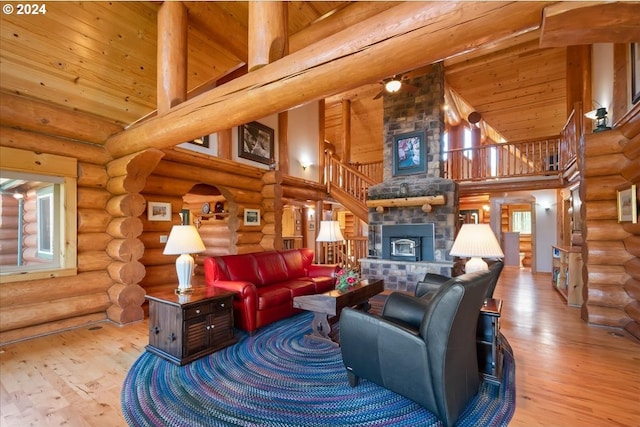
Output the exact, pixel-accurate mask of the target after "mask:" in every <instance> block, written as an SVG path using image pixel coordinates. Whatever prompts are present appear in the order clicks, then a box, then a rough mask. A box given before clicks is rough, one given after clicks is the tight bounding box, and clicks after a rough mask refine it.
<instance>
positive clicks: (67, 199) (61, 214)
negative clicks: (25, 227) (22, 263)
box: [0, 146, 78, 284]
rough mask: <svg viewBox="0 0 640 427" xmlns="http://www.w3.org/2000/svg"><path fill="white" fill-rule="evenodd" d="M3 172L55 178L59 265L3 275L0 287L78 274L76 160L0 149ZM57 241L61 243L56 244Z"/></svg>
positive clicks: (0, 163)
mask: <svg viewBox="0 0 640 427" xmlns="http://www.w3.org/2000/svg"><path fill="white" fill-rule="evenodd" d="M0 169H2V170H6V171H8V172H11V173H14V174H15V173H19V174H20V173H24V174H25V175H27V176H29V175H31V176H32V175H34V174H37V175H44V176H50V177H52V180H51V182H53V183H58V188H59V192H60V193H59V203H57V204H56V205H57V206H54V210H55V209H58V210H59V211H58V215H57V219H56V220H55V221H54V224H55V225H57V229H58V230H60V232H59V235H58V238H57V239H55V240H54V245H53V248H52V249H53V250H54V253H55V251H56V246H58V247H57V250H58V251H59V252H60V257H59V260H60V263H59V265H58V266H54V267H51V268H44V269H24V270H20V271H17V272H16V271H12V272H9V273H6V274H0V284H1V283H10V282H19V281H27V280H38V279H44V278H51V277H64V276H73V275H76V274H78V267H77V265H78V250H77V236H78V234H77V217H78V212H77V191H78V190H77V181H78V161H77V159H74V158H71V157H65V156H59V155H56V154H47V153H36V152H32V151H27V150H20V149H17V148H12V147H4V146H0ZM55 242H59V245H56V243H55Z"/></svg>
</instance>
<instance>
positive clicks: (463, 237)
mask: <svg viewBox="0 0 640 427" xmlns="http://www.w3.org/2000/svg"><path fill="white" fill-rule="evenodd" d="M450 255H451V256H459V257H465V258H471V259H470V260H469V261H468V262H467V263H466V264H465V272H467V273H473V272H474V271H479V270H486V269H487V268H488V267H487V263H486V262H484V261H483V260H482V258H502V257H504V253H503V252H502V249H501V248H500V244H499V243H498V239H496V236H495V234H493V230H492V229H491V227H490V226H489V225H488V224H462V227H461V228H460V231H459V232H458V236H457V237H456V240H455V241H454V242H453V246H452V247H451V252H450Z"/></svg>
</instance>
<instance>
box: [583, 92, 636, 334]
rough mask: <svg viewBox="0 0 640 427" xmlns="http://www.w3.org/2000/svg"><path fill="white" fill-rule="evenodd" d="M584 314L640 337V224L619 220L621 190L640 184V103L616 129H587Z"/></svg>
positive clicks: (593, 321)
mask: <svg viewBox="0 0 640 427" xmlns="http://www.w3.org/2000/svg"><path fill="white" fill-rule="evenodd" d="M580 160H581V162H582V165H583V174H582V182H581V184H580V197H581V199H582V201H583V203H582V208H581V213H582V217H583V226H582V235H583V240H584V243H583V246H582V257H583V260H584V267H583V279H584V283H585V286H584V290H583V292H584V295H583V296H584V300H585V303H584V304H583V306H582V317H583V319H584V320H586V321H587V322H589V323H592V324H596V325H604V326H613V327H619V328H624V329H626V330H627V331H628V332H629V333H631V334H632V335H633V336H635V337H636V338H638V339H640V224H638V223H636V224H633V223H632V222H618V216H617V215H618V212H617V191H618V190H623V189H627V188H629V187H631V185H632V184H635V185H636V187H640V172H639V171H640V105H639V106H636V108H634V109H633V110H632V111H630V112H629V114H628V116H627V118H626V119H625V121H624V122H623V123H622V124H621V125H620V126H618V127H616V128H615V129H613V130H610V131H605V132H599V133H591V134H585V136H584V143H583V144H581V150H580Z"/></svg>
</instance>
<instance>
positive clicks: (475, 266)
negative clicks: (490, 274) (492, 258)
mask: <svg viewBox="0 0 640 427" xmlns="http://www.w3.org/2000/svg"><path fill="white" fill-rule="evenodd" d="M488 269H489V266H488V265H487V263H486V262H484V261H483V260H482V258H480V257H477V256H474V257H471V259H470V260H469V261H467V263H466V264H465V265H464V272H465V273H474V272H476V271H483V270H488Z"/></svg>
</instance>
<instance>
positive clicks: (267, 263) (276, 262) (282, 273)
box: [253, 251, 290, 285]
mask: <svg viewBox="0 0 640 427" xmlns="http://www.w3.org/2000/svg"><path fill="white" fill-rule="evenodd" d="M253 257H254V259H255V260H256V263H257V266H258V274H260V277H261V282H262V284H263V285H270V284H272V283H280V282H284V281H285V280H287V279H288V278H289V277H290V276H289V274H288V272H287V267H286V266H285V263H284V260H283V259H282V256H281V255H280V253H279V252H275V251H272V252H259V253H255V254H253Z"/></svg>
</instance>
